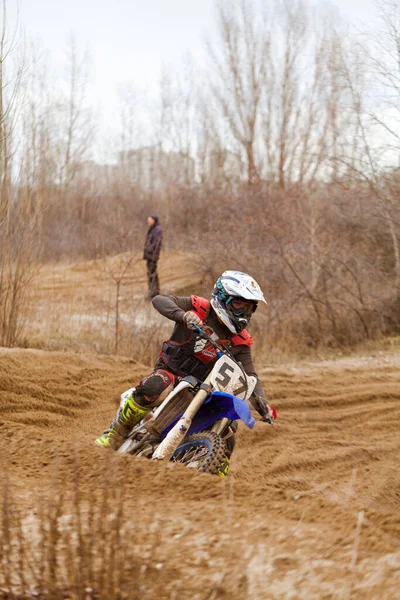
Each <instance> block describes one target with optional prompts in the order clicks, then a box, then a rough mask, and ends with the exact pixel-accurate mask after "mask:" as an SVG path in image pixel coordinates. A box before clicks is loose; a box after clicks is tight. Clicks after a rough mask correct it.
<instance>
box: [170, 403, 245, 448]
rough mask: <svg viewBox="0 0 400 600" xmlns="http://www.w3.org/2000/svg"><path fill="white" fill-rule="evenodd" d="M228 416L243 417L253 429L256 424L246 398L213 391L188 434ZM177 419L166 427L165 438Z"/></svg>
mask: <svg viewBox="0 0 400 600" xmlns="http://www.w3.org/2000/svg"><path fill="white" fill-rule="evenodd" d="M224 417H225V418H227V419H229V420H230V421H237V420H238V419H241V420H242V421H243V423H244V424H245V425H246V426H247V427H249V428H250V429H252V428H253V427H254V425H255V422H256V420H255V418H254V417H252V415H251V412H250V407H249V405H248V404H247V402H245V401H244V400H241V399H240V398H237V396H233V395H232V394H228V393H226V392H213V393H212V394H211V396H210V397H209V398H208V399H207V401H206V402H205V403H204V404H203V406H202V407H201V408H200V410H199V411H198V413H197V414H196V416H195V417H194V419H193V422H192V424H191V426H190V429H189V431H188V432H187V435H191V434H192V433H198V432H199V431H203V430H204V429H207V428H208V427H211V425H213V424H214V423H215V421H219V420H220V419H223V418H224ZM177 420H178V419H176V420H175V421H174V422H173V423H170V424H169V425H168V427H166V428H165V429H164V430H163V431H162V433H161V436H162V437H163V438H164V437H165V436H166V435H167V433H168V432H169V431H170V429H171V428H172V427H173V426H174V425H175V423H176V421H177Z"/></svg>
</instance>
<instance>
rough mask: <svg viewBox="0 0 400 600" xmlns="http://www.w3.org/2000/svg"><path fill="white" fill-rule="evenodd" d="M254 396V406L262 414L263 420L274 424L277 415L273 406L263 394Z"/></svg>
mask: <svg viewBox="0 0 400 600" xmlns="http://www.w3.org/2000/svg"><path fill="white" fill-rule="evenodd" d="M253 398H254V401H253V405H254V408H255V409H256V411H257V412H258V413H259V414H260V415H261V421H266V422H267V423H270V424H271V425H272V423H273V422H274V419H275V415H274V411H273V409H272V408H271V406H270V405H269V404H268V402H267V401H266V400H265V398H262V397H261V396H253Z"/></svg>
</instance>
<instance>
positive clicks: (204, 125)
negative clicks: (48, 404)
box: [0, 0, 400, 350]
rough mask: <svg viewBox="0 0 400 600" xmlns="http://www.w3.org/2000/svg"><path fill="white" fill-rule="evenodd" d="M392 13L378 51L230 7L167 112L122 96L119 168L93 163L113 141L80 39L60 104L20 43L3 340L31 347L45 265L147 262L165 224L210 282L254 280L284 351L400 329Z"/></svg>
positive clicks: (162, 105)
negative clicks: (100, 132) (152, 228)
mask: <svg viewBox="0 0 400 600" xmlns="http://www.w3.org/2000/svg"><path fill="white" fill-rule="evenodd" d="M379 10H380V12H379V17H380V25H379V28H378V27H377V29H376V30H375V33H374V35H375V37H374V35H372V34H371V33H370V32H365V40H363V39H361V38H360V36H359V35H358V36H357V37H356V38H354V37H353V36H352V34H351V32H349V31H348V30H347V28H346V26H345V25H343V23H340V22H339V21H338V19H337V18H336V17H335V15H334V13H333V12H331V11H330V12H327V11H318V12H316V11H315V9H313V8H311V6H310V5H308V4H306V3H304V2H301V1H295V2H293V1H291V0H275V1H273V0H270V1H268V0H264V1H261V0H260V1H257V0H253V1H251V0H241V1H240V2H225V3H223V5H222V3H221V5H220V7H219V9H218V10H217V11H216V18H217V20H218V33H217V37H216V38H214V39H212V40H209V43H208V46H207V50H208V55H209V58H210V61H209V65H208V68H207V69H206V71H205V72H204V69H203V70H201V69H200V67H198V66H196V65H195V63H194V62H193V61H187V63H186V67H185V69H184V70H183V71H181V72H180V74H176V73H172V72H167V71H165V72H164V74H163V77H162V79H161V81H160V89H159V95H158V97H157V98H156V99H155V100H153V101H152V102H151V103H150V102H148V103H143V102H141V101H139V100H138V99H137V98H138V97H137V94H136V90H135V87H134V86H132V85H127V86H126V89H125V90H124V91H123V92H122V93H120V115H121V129H120V132H119V134H118V135H116V137H115V139H114V140H112V143H111V142H108V144H107V146H108V147H111V146H112V147H113V148H115V151H114V152H113V153H112V156H111V155H110V154H109V160H108V162H104V163H103V164H100V163H99V162H98V161H93V160H91V156H92V154H91V152H92V150H93V148H94V145H93V144H94V139H95V134H96V131H97V129H96V126H95V120H94V118H93V113H92V112H91V110H90V106H88V103H87V96H86V89H87V85H88V82H89V74H88V73H87V61H86V60H85V57H83V56H82V57H81V56H80V55H79V52H78V50H77V46H76V43H75V42H74V41H73V40H72V41H71V43H70V45H69V52H68V57H69V60H68V77H67V78H66V79H65V81H64V83H63V85H62V86H60V87H59V90H58V92H57V97H56V98H55V97H54V96H53V95H52V93H51V92H50V89H51V88H50V86H49V85H48V79H47V76H46V70H45V69H44V66H42V65H41V64H40V61H34V60H33V61H32V59H31V60H30V63H28V61H27V60H26V58H24V56H23V55H21V56H20V55H19V54H18V52H19V44H18V43H17V40H16V39H15V37H14V38H13V39H12V40H10V42H9V45H8V46H7V44H3V45H2V50H1V51H2V56H1V57H0V60H1V64H2V65H3V68H2V70H1V81H0V84H1V103H0V142H1V143H0V159H1V161H0V164H1V175H2V176H1V203H0V244H1V251H2V252H1V257H2V258H1V259H0V262H1V265H0V267H1V272H0V273H1V274H0V310H1V339H0V343H2V344H6V345H13V344H15V343H17V342H18V327H19V325H18V324H19V323H20V316H21V314H22V313H21V310H22V305H23V296H24V293H25V291H26V289H27V286H28V285H29V281H30V277H31V275H32V273H33V271H34V268H35V265H36V264H37V262H38V261H40V260H41V261H43V260H59V259H65V258H74V259H75V258H93V257H96V256H100V255H104V254H109V253H117V252H122V251H126V250H134V251H135V250H136V251H138V252H140V250H141V247H142V244H143V236H144V231H145V230H144V222H145V217H146V216H147V215H148V213H149V212H152V213H154V212H157V213H158V214H159V215H160V220H161V222H162V224H163V227H164V232H165V248H166V249H168V248H179V249H182V250H185V251H187V252H190V253H195V254H196V255H197V256H198V261H197V263H196V264H193V268H198V269H201V270H202V271H203V272H204V273H205V274H206V275H208V279H207V282H208V284H210V283H211V281H212V279H213V278H214V277H215V276H216V275H217V274H218V272H219V271H220V270H221V269H224V268H240V269H243V270H247V271H249V272H251V273H252V274H254V276H255V277H256V278H257V279H258V280H259V281H260V283H261V284H262V285H263V287H264V289H265V290H266V294H267V296H268V298H269V304H270V309H269V313H268V317H264V318H261V319H259V320H258V322H259V327H262V328H264V326H265V325H267V326H268V331H269V336H268V343H269V344H273V345H276V346H277V347H282V346H283V345H285V344H286V345H287V346H288V347H290V348H292V349H294V350H295V349H296V348H298V349H302V348H304V347H306V346H312V347H318V346H319V345H335V346H337V345H340V346H345V345H352V344H355V343H357V342H360V341H362V340H365V339H369V338H374V337H376V336H379V335H382V334H388V333H393V332H397V331H398V327H399V318H398V315H399V304H400V300H399V287H400V248H399V226H400V220H399V218H400V215H399V209H400V172H399V169H397V168H396V167H395V166H394V164H395V162H396V157H398V155H399V152H400V128H399V122H398V120H396V117H397V115H398V107H399V106H400V83H399V82H400V71H399V66H398V65H399V64H400V63H399V62H398V57H399V55H398V48H399V47H400V27H399V28H397V29H396V23H397V24H398V23H399V22H400V21H399V18H398V17H399V13H400V8H399V5H398V2H396V0H383V1H381V2H380V9H379ZM7 34H8V32H7V26H6V23H3V39H5V40H7ZM15 56H20V63H18V61H17V68H15V66H13V67H12V66H11V64H12V65H15V61H13V62H12V61H11V58H14V57H15ZM8 67H9V70H7V69H8ZM144 123H146V126H144V125H143V124H144ZM96 143H97V145H98V144H99V143H100V141H99V139H97V142H96ZM18 307H21V310H19V308H18ZM266 321H268V323H266Z"/></svg>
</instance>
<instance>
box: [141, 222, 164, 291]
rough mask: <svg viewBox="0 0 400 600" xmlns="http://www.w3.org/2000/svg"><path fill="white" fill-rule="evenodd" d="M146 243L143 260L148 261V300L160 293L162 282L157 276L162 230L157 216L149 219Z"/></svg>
mask: <svg viewBox="0 0 400 600" xmlns="http://www.w3.org/2000/svg"><path fill="white" fill-rule="evenodd" d="M147 225H148V226H149V230H148V232H147V236H146V241H145V244H144V252H143V258H144V260H146V261H147V284H148V288H149V293H148V296H147V298H148V300H151V299H152V298H154V296H157V295H158V294H159V293H160V282H159V280H158V274H157V261H158V259H159V258H160V251H161V243H162V229H161V225H160V223H159V221H158V217H157V215H151V216H150V217H147Z"/></svg>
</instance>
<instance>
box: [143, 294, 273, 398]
mask: <svg viewBox="0 0 400 600" xmlns="http://www.w3.org/2000/svg"><path fill="white" fill-rule="evenodd" d="M153 306H154V308H155V309H156V310H158V312H159V313H160V314H162V315H163V316H165V317H167V318H168V319H171V320H172V321H175V327H174V330H173V332H172V335H171V337H170V339H169V340H168V341H167V342H165V343H164V344H163V348H162V350H161V352H160V356H159V358H158V359H157V361H156V364H155V367H156V368H165V367H166V368H169V369H171V370H172V371H173V372H174V373H177V374H179V375H194V376H195V377H196V376H198V377H199V378H201V377H204V376H205V375H206V374H207V373H209V372H210V371H211V369H212V367H213V365H214V363H215V361H216V358H217V356H216V352H215V349H214V348H213V347H212V346H211V344H209V343H208V342H207V341H206V340H204V339H202V338H201V337H199V336H198V335H197V334H196V333H195V332H193V331H191V330H189V329H188V328H187V327H186V325H185V323H184V322H183V315H184V314H185V312H186V311H188V310H192V311H193V312H195V313H196V314H197V315H198V316H199V317H200V319H201V320H202V321H203V322H204V323H205V324H207V325H209V326H210V327H211V328H212V329H213V330H214V331H215V333H216V334H217V335H218V337H219V338H220V340H221V341H222V342H223V343H225V344H227V345H228V346H229V347H230V352H231V353H232V355H233V356H234V357H235V359H236V360H238V361H240V362H241V363H242V366H243V368H244V370H245V371H246V373H247V374H248V375H254V376H256V377H257V373H256V371H255V367H254V363H253V359H252V356H251V345H252V338H251V336H250V334H249V333H248V332H247V331H246V330H244V331H242V332H241V333H240V334H232V333H231V331H229V329H228V328H227V327H226V326H225V325H224V324H223V323H221V322H220V321H219V319H218V317H217V315H216V314H215V312H214V311H213V310H212V309H210V302H209V301H208V300H206V299H205V298H201V297H199V296H188V297H176V296H164V295H159V296H156V297H155V298H154V299H153ZM168 352H169V354H168ZM196 365H198V366H197V367H196ZM257 379H258V378H257ZM255 392H256V393H258V394H259V395H262V396H264V392H263V388H262V385H261V383H260V382H258V383H257V386H256V390H255Z"/></svg>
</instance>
